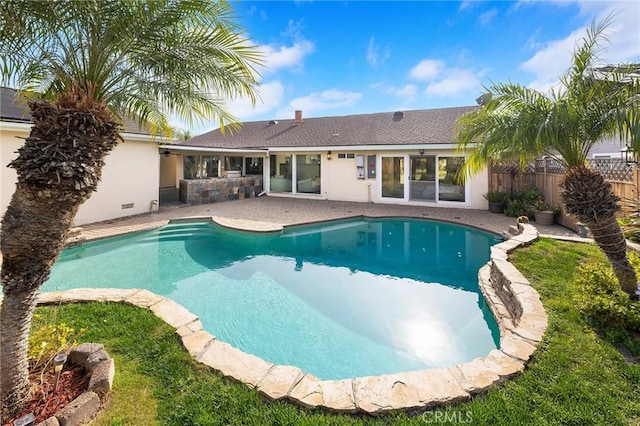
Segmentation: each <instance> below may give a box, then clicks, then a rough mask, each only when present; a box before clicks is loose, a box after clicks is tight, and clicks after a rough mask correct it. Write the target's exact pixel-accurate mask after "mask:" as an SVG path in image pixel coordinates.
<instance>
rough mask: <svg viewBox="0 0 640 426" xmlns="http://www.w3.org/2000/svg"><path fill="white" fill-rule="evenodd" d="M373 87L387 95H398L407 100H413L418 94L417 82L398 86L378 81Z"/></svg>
mask: <svg viewBox="0 0 640 426" xmlns="http://www.w3.org/2000/svg"><path fill="white" fill-rule="evenodd" d="M371 87H372V88H374V89H379V90H381V91H382V93H384V94H385V95H391V96H396V97H398V98H402V99H403V100H405V101H407V102H410V101H412V100H413V99H414V98H415V97H416V95H417V94H418V86H416V85H415V84H405V85H404V86H400V87H396V86H391V85H388V84H384V83H378V84H374V85H372V86H371Z"/></svg>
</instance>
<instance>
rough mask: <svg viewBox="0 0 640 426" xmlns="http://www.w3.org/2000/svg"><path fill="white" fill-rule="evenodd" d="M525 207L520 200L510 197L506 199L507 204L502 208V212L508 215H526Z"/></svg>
mask: <svg viewBox="0 0 640 426" xmlns="http://www.w3.org/2000/svg"><path fill="white" fill-rule="evenodd" d="M526 213H527V209H526V208H525V205H524V203H523V202H522V200H520V199H518V198H512V199H510V200H509V201H507V205H506V207H505V209H504V214H505V215H507V216H510V217H519V216H526Z"/></svg>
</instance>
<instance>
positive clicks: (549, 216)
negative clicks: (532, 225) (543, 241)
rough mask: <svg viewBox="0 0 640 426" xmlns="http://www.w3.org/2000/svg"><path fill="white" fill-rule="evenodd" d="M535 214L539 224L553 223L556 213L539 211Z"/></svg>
mask: <svg viewBox="0 0 640 426" xmlns="http://www.w3.org/2000/svg"><path fill="white" fill-rule="evenodd" d="M533 215H534V217H535V219H536V223H537V224H538V225H553V219H554V217H555V213H553V212H552V211H537V212H535V213H534V214H533Z"/></svg>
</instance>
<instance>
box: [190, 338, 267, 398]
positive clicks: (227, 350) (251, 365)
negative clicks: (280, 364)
mask: <svg viewBox="0 0 640 426" xmlns="http://www.w3.org/2000/svg"><path fill="white" fill-rule="evenodd" d="M196 360H197V361H199V362H201V363H203V364H205V365H208V366H209V367H212V368H213V369H215V370H218V371H219V372H221V373H222V374H224V375H225V376H228V377H232V378H234V379H236V380H239V381H241V382H243V383H246V384H248V385H251V386H253V387H256V386H257V385H258V383H260V381H261V380H262V378H263V377H264V376H266V375H267V373H268V372H269V370H270V369H271V367H273V364H271V363H268V362H266V361H264V360H262V359H260V358H258V357H257V356H253V355H249V354H247V353H244V352H242V351H241V350H239V349H236V348H234V347H233V346H231V345H229V344H228V343H224V342H220V341H218V340H214V341H213V342H211V344H210V345H209V347H208V348H207V350H206V351H205V352H204V353H202V354H200V355H199V356H198V357H196Z"/></svg>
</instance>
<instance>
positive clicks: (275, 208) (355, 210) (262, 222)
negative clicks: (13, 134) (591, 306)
mask: <svg viewBox="0 0 640 426" xmlns="http://www.w3.org/2000/svg"><path fill="white" fill-rule="evenodd" d="M212 216H215V217H218V218H221V219H223V220H224V219H226V220H227V221H228V223H231V222H235V224H236V225H238V227H243V228H254V230H258V231H269V230H273V229H277V228H278V227H279V226H287V225H297V224H305V223H311V222H317V221H326V220H334V219H345V218H349V217H355V216H369V217H415V218H422V219H433V220H443V221H448V222H454V223H460V224H464V225H470V226H473V227H476V228H480V229H484V230H487V231H490V232H493V233H496V234H500V235H503V234H504V233H506V232H507V231H508V229H509V226H511V225H515V224H516V220H515V218H513V217H507V216H505V215H502V214H496V213H490V212H489V211H488V210H472V209H460V208H444V207H427V206H407V205H396V204H374V203H355V202H346V201H327V200H308V199H292V198H283V197H274V196H265V197H260V198H250V199H245V200H237V201H228V202H224V203H214V204H202V205H197V206H167V207H161V208H160V210H159V211H158V212H155V213H147V214H142V215H137V216H132V217H127V218H121V219H115V220H110V221H106V222H99V223H94V224H88V225H82V226H81V227H82V229H83V236H84V237H85V238H87V239H93V238H101V237H107V236H111V235H117V234H122V233H126V232H133V231H136V230H140V229H146V228H150V227H156V226H162V225H164V224H166V223H167V222H168V221H169V220H171V219H183V218H191V217H212ZM243 222H245V223H246V225H247V226H242V223H243ZM532 224H533V225H534V226H536V228H537V229H538V231H539V232H540V234H541V235H553V236H559V237H570V238H572V237H577V234H576V233H575V232H573V231H572V230H570V229H567V228H564V227H562V226H560V225H551V226H539V225H537V224H536V223H535V222H533V223H532Z"/></svg>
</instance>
